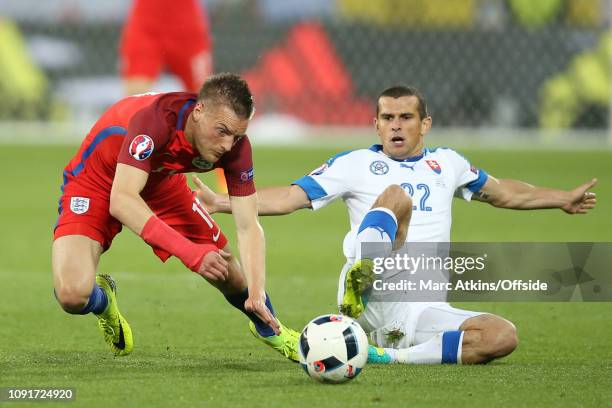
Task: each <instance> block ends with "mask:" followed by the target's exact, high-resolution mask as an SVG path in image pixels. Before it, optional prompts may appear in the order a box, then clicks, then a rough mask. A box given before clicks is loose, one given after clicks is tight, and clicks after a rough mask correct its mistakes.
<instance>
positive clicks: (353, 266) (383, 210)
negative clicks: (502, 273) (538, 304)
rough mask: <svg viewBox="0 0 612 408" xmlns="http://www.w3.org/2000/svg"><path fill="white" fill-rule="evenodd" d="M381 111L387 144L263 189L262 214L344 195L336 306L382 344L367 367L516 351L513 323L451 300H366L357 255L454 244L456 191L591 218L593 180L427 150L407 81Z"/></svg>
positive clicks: (207, 199)
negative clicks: (517, 172)
mask: <svg viewBox="0 0 612 408" xmlns="http://www.w3.org/2000/svg"><path fill="white" fill-rule="evenodd" d="M376 110H377V112H376V118H375V120H374V125H375V128H376V133H377V134H378V136H379V138H380V142H381V144H377V145H373V146H372V147H370V148H366V149H359V150H354V151H350V152H345V153H340V154H338V155H336V156H334V157H332V158H331V159H329V160H328V161H327V162H326V163H324V164H323V165H322V166H321V167H319V168H318V169H316V170H314V171H313V172H312V173H310V174H309V175H307V176H304V177H302V178H301V179H299V180H297V181H295V182H294V183H293V184H292V185H290V186H282V187H269V188H262V189H258V200H259V201H258V204H259V214H260V215H281V214H288V213H291V212H293V211H296V210H298V209H301V208H312V209H313V210H318V209H319V208H322V207H324V206H325V205H327V204H329V203H330V202H332V201H333V200H335V199H337V198H341V199H342V200H343V201H344V203H345V204H346V206H347V208H348V211H349V217H350V223H351V230H350V231H349V232H348V233H347V235H346V237H345V239H344V244H343V250H344V255H345V256H346V259H347V262H346V264H345V266H344V268H343V269H342V272H341V276H340V283H339V291H338V305H339V307H340V310H341V311H342V312H343V313H345V314H348V315H349V316H352V317H354V318H357V320H358V322H359V323H360V324H361V325H362V327H363V328H364V330H365V331H366V332H368V333H369V336H370V339H371V340H372V341H373V342H374V343H376V345H377V346H378V347H377V348H374V347H371V348H370V355H369V359H368V361H369V362H370V363H406V364H440V363H450V364H453V363H463V364H478V363H486V362H489V361H491V360H493V359H496V358H501V357H504V356H506V355H508V354H510V353H512V351H514V349H515V348H516V347H517V343H518V337H517V333H516V327H515V326H514V325H513V324H512V323H511V322H509V321H508V320H506V319H504V318H502V317H499V316H496V315H493V314H489V313H482V312H473V311H468V310H460V309H457V308H454V307H452V306H450V304H448V303H446V302H368V303H367V304H366V303H365V302H364V301H363V300H362V294H363V292H364V291H365V290H366V289H367V288H368V286H369V285H370V284H371V282H372V262H371V258H372V254H361V250H362V244H363V243H383V247H384V246H385V245H387V247H388V248H389V250H390V247H391V245H393V248H394V249H397V248H399V247H401V246H402V244H404V243H408V244H409V243H411V242H443V243H444V242H449V241H450V228H451V205H452V199H453V197H459V198H462V199H464V200H468V201H470V200H477V201H481V202H486V203H489V204H491V205H493V206H495V207H500V208H512V209H523V210H527V209H541V208H560V209H562V210H563V211H565V212H566V213H568V214H585V213H586V212H588V211H589V210H590V209H592V208H594V206H595V203H596V198H595V194H594V193H592V192H589V191H588V190H589V189H590V188H591V187H593V186H594V185H595V184H596V182H597V180H596V179H593V180H591V181H589V182H587V183H584V184H582V185H580V186H578V187H576V188H574V189H573V190H569V191H562V190H555V189H549V188H542V187H535V186H532V185H530V184H527V183H524V182H521V181H517V180H510V179H497V178H495V177H493V176H491V175H488V174H487V173H486V172H485V171H484V170H481V169H478V168H476V167H474V166H472V165H471V164H470V163H469V162H468V161H467V160H466V159H465V158H464V157H462V156H461V155H459V154H458V153H457V152H455V151H454V150H452V149H448V148H437V149H428V148H426V147H425V146H424V137H425V135H426V134H427V133H428V132H429V130H430V128H431V124H432V119H431V117H430V116H429V115H428V113H427V106H426V102H425V99H424V97H423V96H422V94H421V93H420V92H419V91H418V90H416V89H414V88H411V87H405V86H394V87H391V88H388V89H386V90H385V91H383V92H382V93H381V94H380V96H379V98H378V100H377V109H376ZM195 181H196V184H198V187H199V189H200V192H199V197H200V199H201V200H202V201H204V203H205V204H206V206H207V207H208V208H209V210H210V211H211V212H229V202H228V200H227V197H226V196H223V195H217V194H215V193H213V192H212V191H210V190H209V189H208V188H207V187H205V186H204V185H203V184H202V183H201V182H200V181H199V180H195ZM363 248H365V247H363ZM383 256H384V254H383Z"/></svg>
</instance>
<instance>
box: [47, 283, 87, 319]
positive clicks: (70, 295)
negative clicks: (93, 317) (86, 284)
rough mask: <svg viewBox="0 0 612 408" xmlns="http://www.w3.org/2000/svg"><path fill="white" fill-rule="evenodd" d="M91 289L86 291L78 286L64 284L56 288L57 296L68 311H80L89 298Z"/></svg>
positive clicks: (63, 307)
mask: <svg viewBox="0 0 612 408" xmlns="http://www.w3.org/2000/svg"><path fill="white" fill-rule="evenodd" d="M89 295H91V291H84V290H83V289H81V288H79V287H77V286H70V285H64V286H62V287H59V288H55V298H56V299H57V301H58V303H59V304H60V306H61V307H62V309H64V311H65V312H67V313H79V312H80V311H81V310H83V308H84V307H85V305H87V301H88V300H89Z"/></svg>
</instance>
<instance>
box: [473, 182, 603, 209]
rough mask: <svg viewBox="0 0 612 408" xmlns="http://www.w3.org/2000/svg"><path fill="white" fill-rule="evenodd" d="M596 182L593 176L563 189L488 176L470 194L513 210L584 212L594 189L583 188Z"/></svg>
mask: <svg viewBox="0 0 612 408" xmlns="http://www.w3.org/2000/svg"><path fill="white" fill-rule="evenodd" d="M596 183H597V180H596V179H593V180H591V181H590V182H587V183H584V184H582V185H580V186H578V187H576V188H574V189H573V190H569V191H565V190H558V189H553V188H546V187H536V186H533V185H531V184H528V183H525V182H522V181H519V180H512V179H496V178H494V177H491V176H490V177H489V179H488V180H487V182H486V183H485V185H484V186H483V188H482V189H481V190H480V191H479V192H477V193H475V194H474V198H475V199H476V200H479V201H484V202H488V203H490V204H491V205H493V206H495V207H499V208H509V209H515V210H535V209H547V208H560V209H562V210H564V211H565V212H567V213H569V214H585V213H586V212H588V210H590V209H592V208H594V207H595V204H596V198H595V193H592V192H590V191H587V190H588V189H590V188H592V187H593V186H595V184H596Z"/></svg>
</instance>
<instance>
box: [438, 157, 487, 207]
mask: <svg viewBox="0 0 612 408" xmlns="http://www.w3.org/2000/svg"><path fill="white" fill-rule="evenodd" d="M448 157H449V159H450V163H451V166H452V167H453V170H454V173H455V180H456V184H455V197H459V198H462V199H464V200H466V201H470V200H471V199H472V195H473V194H474V193H476V192H478V191H480V189H481V188H482V186H484V184H485V183H486V182H487V180H488V178H489V175H488V174H487V172H486V171H484V170H482V169H479V168H477V167H475V166H473V165H472V164H471V163H470V162H469V161H468V160H467V159H466V158H465V157H463V156H462V155H460V154H459V153H457V152H456V151H454V150H451V149H448Z"/></svg>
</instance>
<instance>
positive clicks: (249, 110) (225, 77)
mask: <svg viewBox="0 0 612 408" xmlns="http://www.w3.org/2000/svg"><path fill="white" fill-rule="evenodd" d="M198 100H199V101H204V100H207V101H210V102H213V103H215V104H219V105H227V106H228V107H229V108H231V109H232V110H233V111H234V112H235V113H236V115H237V116H238V117H241V118H246V119H250V118H251V116H252V115H253V109H254V108H253V95H252V94H251V90H250V89H249V85H248V84H247V82H246V81H245V80H244V79H242V78H241V77H240V76H239V75H236V74H232V73H229V72H223V73H220V74H216V75H213V76H211V77H209V78H208V79H207V80H206V82H204V85H202V88H201V89H200V93H199V94H198Z"/></svg>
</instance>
